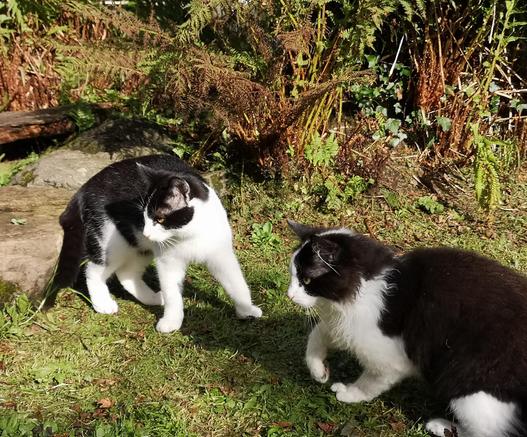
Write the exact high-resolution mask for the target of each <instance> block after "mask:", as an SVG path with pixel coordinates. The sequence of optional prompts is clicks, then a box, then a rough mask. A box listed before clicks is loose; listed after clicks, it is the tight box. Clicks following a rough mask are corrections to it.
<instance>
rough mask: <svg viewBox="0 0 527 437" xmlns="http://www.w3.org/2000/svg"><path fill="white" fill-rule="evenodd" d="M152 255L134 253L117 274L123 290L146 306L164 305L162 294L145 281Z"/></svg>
mask: <svg viewBox="0 0 527 437" xmlns="http://www.w3.org/2000/svg"><path fill="white" fill-rule="evenodd" d="M152 257H153V256H152V254H143V253H135V252H134V253H133V254H131V255H130V257H129V258H128V259H127V260H126V262H125V263H124V264H123V265H122V266H121V267H119V268H118V269H117V271H116V272H115V274H116V275H117V278H118V279H119V282H120V283H121V285H122V286H123V288H124V289H125V290H126V291H128V293H130V294H131V295H132V296H133V297H135V298H136V299H137V300H138V301H139V302H141V303H142V304H144V305H163V298H162V293H155V292H154V291H153V290H152V289H151V288H150V287H149V286H148V285H147V284H146V283H145V281H143V273H144V271H145V269H146V267H147V266H148V265H149V264H150V262H151V261H152Z"/></svg>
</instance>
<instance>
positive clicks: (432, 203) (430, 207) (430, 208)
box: [415, 196, 445, 214]
mask: <svg viewBox="0 0 527 437" xmlns="http://www.w3.org/2000/svg"><path fill="white" fill-rule="evenodd" d="M415 206H416V207H417V208H419V209H421V210H423V211H425V212H427V213H428V214H441V213H442V212H443V211H444V210H445V207H444V205H443V204H442V203H439V202H438V201H437V200H435V199H434V198H433V197H431V196H421V197H419V198H418V199H417V201H416V202H415Z"/></svg>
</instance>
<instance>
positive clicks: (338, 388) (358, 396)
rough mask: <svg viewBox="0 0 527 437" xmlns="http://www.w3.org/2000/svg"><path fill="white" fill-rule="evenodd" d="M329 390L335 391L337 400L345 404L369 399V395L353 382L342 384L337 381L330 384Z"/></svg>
mask: <svg viewBox="0 0 527 437" xmlns="http://www.w3.org/2000/svg"><path fill="white" fill-rule="evenodd" d="M331 390H332V391H334V392H335V393H337V400H339V401H340V402H345V403H347V404H353V403H356V402H364V401H370V400H371V397H369V396H368V395H366V394H365V393H364V392H363V391H362V390H361V389H359V388H357V387H355V386H354V385H353V384H349V385H344V384H342V383H341V382H337V383H335V384H333V385H332V386H331Z"/></svg>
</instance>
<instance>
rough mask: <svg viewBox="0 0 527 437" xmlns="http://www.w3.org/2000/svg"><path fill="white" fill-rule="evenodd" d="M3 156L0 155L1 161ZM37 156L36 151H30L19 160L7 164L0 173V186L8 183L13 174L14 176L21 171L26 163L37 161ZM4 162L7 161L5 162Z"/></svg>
mask: <svg viewBox="0 0 527 437" xmlns="http://www.w3.org/2000/svg"><path fill="white" fill-rule="evenodd" d="M3 156H4V155H0V161H2V158H3ZM38 158H39V156H38V155H37V154H36V153H34V152H32V153H31V154H30V155H29V156H28V157H27V158H24V159H21V160H19V161H16V162H15V163H14V164H12V165H9V167H8V168H7V169H6V170H4V171H2V172H1V173H0V187H4V186H6V185H9V183H10V182H11V179H13V176H15V175H16V174H17V173H18V172H20V171H22V170H23V169H24V168H25V167H27V166H28V165H30V164H33V163H34V162H36V161H38ZM6 164H8V163H7V162H6Z"/></svg>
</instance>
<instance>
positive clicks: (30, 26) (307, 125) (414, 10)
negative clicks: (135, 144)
mask: <svg viewBox="0 0 527 437" xmlns="http://www.w3.org/2000/svg"><path fill="white" fill-rule="evenodd" d="M102 3H104V2H96V1H92V2H89V1H58V0H43V1H34V0H6V1H1V2H0V20H1V31H0V41H1V43H2V50H1V53H0V56H1V57H0V62H1V65H0V96H1V101H0V108H1V109H2V110H30V109H36V108H45V107H52V106H56V105H60V104H65V103H71V102H87V103H99V104H100V103H103V104H106V105H109V106H111V108H113V109H114V110H115V112H116V113H119V115H120V116H126V117H142V118H147V119H151V120H153V121H156V122H158V123H161V124H166V125H167V126H169V127H170V128H171V130H172V132H173V134H174V138H175V141H174V152H175V153H177V154H178V155H179V156H181V157H183V158H186V159H189V160H190V161H191V162H192V163H194V164H195V165H198V166H201V167H203V168H205V167H207V168H210V167H211V166H216V167H218V166H219V167H222V166H223V167H225V166H226V165H228V166H230V167H233V166H234V167H237V168H238V170H240V168H241V165H240V164H241V163H242V162H243V163H244V168H245V169H246V171H249V172H251V171H255V172H256V173H258V174H260V175H263V176H270V177H276V176H279V177H284V176H286V177H293V178H294V177H297V176H299V175H304V177H305V175H310V177H309V185H310V187H311V189H312V191H313V192H317V193H319V194H320V196H321V199H322V201H323V202H326V203H328V202H329V203H331V202H333V203H335V199H336V200H337V201H338V202H337V203H339V202H344V203H346V202H348V200H349V199H350V198H353V196H354V195H356V193H357V192H361V191H364V190H366V189H367V188H369V187H370V186H371V185H373V184H375V183H376V182H378V181H379V180H380V179H381V178H382V174H383V168H384V163H385V161H386V159H387V158H388V157H389V156H390V155H391V154H392V153H393V152H394V150H397V149H398V148H400V147H401V146H402V145H406V146H408V147H410V148H412V149H414V150H415V151H416V152H417V154H416V157H415V160H416V161H417V162H418V164H419V165H420V166H422V168H423V169H424V170H425V171H426V172H427V173H429V174H432V175H433V174H443V173H445V172H448V171H449V169H451V168H452V167H453V166H454V167H456V168H457V167H465V166H467V165H471V166H473V168H474V176H475V179H474V182H475V183H474V186H475V192H476V198H477V200H478V201H479V203H480V205H481V206H483V207H484V208H486V209H488V210H492V209H493V208H495V207H496V206H497V205H498V204H499V202H500V193H501V187H500V182H501V181H502V180H503V178H504V177H510V176H511V174H512V175H514V170H515V169H516V168H517V167H518V166H519V164H520V162H521V160H522V158H523V157H524V155H525V150H526V147H527V128H526V126H527V124H526V123H527V122H526V111H527V106H526V105H527V101H526V99H525V96H526V92H525V89H526V88H527V84H526V81H527V56H525V53H526V44H527V43H526V41H525V37H526V36H527V26H526V25H525V21H527V14H526V11H525V7H524V6H522V3H521V2H520V1H518V0H511V1H497V0H469V1H463V2H461V1H441V0H435V1H426V2H425V1H422V0H419V1H418V0H363V1H354V0H332V1H326V0H320V1H307V0H293V1H284V0H265V1H248V0H240V1H234V2H233V1H227V0H189V1H177V2H172V1H146V0H139V1H129V2H124V3H125V4H124V5H121V6H115V5H103V4H102ZM106 3H112V2H106ZM75 118H76V121H77V122H78V124H79V126H80V127H81V128H86V127H89V126H90V125H91V124H93V122H94V119H95V118H94V116H93V114H92V113H91V111H90V110H88V109H86V108H84V109H83V108H82V107H81V108H79V110H78V111H76V112H75ZM332 199H333V200H332Z"/></svg>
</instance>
